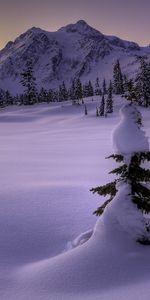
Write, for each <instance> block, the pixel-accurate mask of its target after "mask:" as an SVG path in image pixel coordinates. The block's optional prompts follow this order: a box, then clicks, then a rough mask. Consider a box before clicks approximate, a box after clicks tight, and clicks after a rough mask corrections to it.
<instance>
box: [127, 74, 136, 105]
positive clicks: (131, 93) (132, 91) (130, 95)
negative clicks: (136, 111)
mask: <svg viewBox="0 0 150 300" xmlns="http://www.w3.org/2000/svg"><path fill="white" fill-rule="evenodd" d="M125 98H126V99H127V100H129V101H131V102H132V103H134V102H138V99H137V91H136V87H135V85H134V82H133V79H130V80H129V81H128V83H127V87H126V93H125Z"/></svg>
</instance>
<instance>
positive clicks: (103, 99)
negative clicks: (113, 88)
mask: <svg viewBox="0 0 150 300" xmlns="http://www.w3.org/2000/svg"><path fill="white" fill-rule="evenodd" d="M104 114H105V97H104V94H103V96H102V99H101V104H100V107H99V116H100V117H103V116H104Z"/></svg>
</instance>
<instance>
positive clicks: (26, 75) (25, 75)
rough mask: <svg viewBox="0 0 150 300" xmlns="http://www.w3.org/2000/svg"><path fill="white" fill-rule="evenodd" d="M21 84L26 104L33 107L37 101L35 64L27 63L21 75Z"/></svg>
mask: <svg viewBox="0 0 150 300" xmlns="http://www.w3.org/2000/svg"><path fill="white" fill-rule="evenodd" d="M20 75H21V81H20V82H21V84H22V85H23V87H24V88H25V89H24V104H27V105H31V104H34V103H36V101H37V91H36V78H35V77H34V75H33V64H32V61H31V60H29V61H27V63H26V66H25V69H24V70H23V72H22V73H21V74H20Z"/></svg>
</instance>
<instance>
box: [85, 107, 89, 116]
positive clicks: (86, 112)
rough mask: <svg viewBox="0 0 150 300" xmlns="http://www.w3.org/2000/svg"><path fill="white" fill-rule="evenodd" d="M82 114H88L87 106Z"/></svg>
mask: <svg viewBox="0 0 150 300" xmlns="http://www.w3.org/2000/svg"><path fill="white" fill-rule="evenodd" d="M84 114H85V116H87V114H88V111H87V106H86V105H85V106H84Z"/></svg>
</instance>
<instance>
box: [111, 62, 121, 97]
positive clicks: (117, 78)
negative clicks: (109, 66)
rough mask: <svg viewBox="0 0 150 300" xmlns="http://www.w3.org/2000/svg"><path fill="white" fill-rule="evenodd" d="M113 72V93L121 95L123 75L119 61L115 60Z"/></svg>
mask: <svg viewBox="0 0 150 300" xmlns="http://www.w3.org/2000/svg"><path fill="white" fill-rule="evenodd" d="M113 72H114V74H113V86H114V93H115V94H116V95H121V94H123V92H124V88H123V75H122V71H121V67H120V62H119V60H117V62H116V64H115V65H114V70H113Z"/></svg>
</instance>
